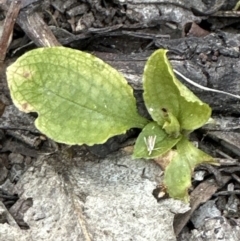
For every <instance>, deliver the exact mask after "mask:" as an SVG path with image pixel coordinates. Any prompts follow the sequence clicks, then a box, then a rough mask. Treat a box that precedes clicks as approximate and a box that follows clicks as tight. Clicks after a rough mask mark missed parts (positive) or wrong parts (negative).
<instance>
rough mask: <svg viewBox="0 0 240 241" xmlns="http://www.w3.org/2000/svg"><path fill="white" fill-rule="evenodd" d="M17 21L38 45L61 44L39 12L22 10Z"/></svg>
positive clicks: (50, 45) (51, 45)
mask: <svg viewBox="0 0 240 241" xmlns="http://www.w3.org/2000/svg"><path fill="white" fill-rule="evenodd" d="M17 23H18V24H19V25H20V27H21V28H22V29H23V31H24V32H25V33H26V34H27V35H28V37H29V38H30V39H31V40H32V41H33V42H34V43H35V44H36V45H37V46H38V47H53V46H61V44H60V43H59V42H58V40H57V39H56V38H55V36H54V35H53V33H52V31H51V30H50V28H49V27H48V25H47V24H46V23H45V22H44V21H43V19H42V17H41V16H40V14H39V13H38V12H32V13H29V12H28V11H21V12H20V14H19V17H18V19H17Z"/></svg>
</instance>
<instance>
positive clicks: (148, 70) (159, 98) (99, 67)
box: [7, 47, 215, 201]
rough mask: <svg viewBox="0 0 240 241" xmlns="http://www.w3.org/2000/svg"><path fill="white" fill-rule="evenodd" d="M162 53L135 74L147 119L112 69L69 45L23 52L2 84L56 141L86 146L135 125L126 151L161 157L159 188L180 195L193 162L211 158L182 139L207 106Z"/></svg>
mask: <svg viewBox="0 0 240 241" xmlns="http://www.w3.org/2000/svg"><path fill="white" fill-rule="evenodd" d="M166 53H167V51H166V50H163V49H160V50H157V51H156V52H154V53H153V54H152V55H151V56H150V58H149V59H148V61H147V63H146V66H145V69H144V74H143V89H144V94H143V98H144V101H145V104H146V107H147V110H148V112H149V114H150V115H151V117H152V119H153V121H149V120H147V119H146V118H144V117H142V116H140V115H139V114H138V112H137V107H136V101H135V99H134V96H133V90H132V88H131V87H130V86H129V85H128V84H127V81H126V80H125V79H124V77H123V76H122V75H121V74H120V73H119V72H118V71H117V70H115V69H114V68H112V67H110V66H109V65H108V64H106V63H104V62H103V61H102V60H100V59H98V58H96V57H94V56H93V55H90V54H88V53H84V52H81V51H77V50H73V49H69V48H64V47H53V48H39V49H36V50H32V51H29V52H28V53H26V54H24V55H23V56H21V57H20V58H19V59H18V60H17V61H16V62H15V63H14V64H12V65H11V66H10V67H8V69H7V80H8V86H9V89H10V92H11V97H12V100H13V102H14V104H15V105H16V106H17V107H18V108H19V109H20V110H21V111H24V112H37V113H38V118H37V119H36V121H35V125H36V127H37V128H38V129H39V130H40V131H41V132H42V133H44V134H46V135H47V136H48V137H50V138H52V139H53V140H55V141H57V142H62V143H66V144H69V145H73V144H78V145H81V144H83V143H85V144H87V145H93V144H99V143H104V142H105V141H106V140H107V139H108V138H109V137H111V136H114V135H118V134H122V133H124V132H125V131H126V130H128V129H130V128H133V127H136V128H141V129H143V130H142V132H141V133H140V135H139V136H138V138H137V141H136V145H135V148H134V153H133V156H134V157H135V158H148V159H149V158H159V157H160V158H161V157H164V158H163V159H164V163H165V164H164V165H162V166H163V167H164V168H165V177H164V185H165V187H166V189H167V192H168V193H169V195H170V196H171V197H173V198H178V199H181V200H185V201H188V198H189V197H188V188H189V187H190V186H191V174H192V171H193V169H194V167H195V166H196V165H198V164H200V163H204V162H207V163H215V162H214V160H213V158H212V157H210V156H209V155H207V154H205V153H204V152H202V151H200V150H198V149H197V148H196V147H194V146H193V145H192V144H191V143H190V142H189V141H188V139H187V136H188V134H189V133H190V132H192V131H193V130H195V129H197V128H199V127H201V126H202V125H204V124H205V123H206V122H207V121H208V119H209V118H210V115H211V109H210V107H209V106H208V105H207V104H205V103H203V102H202V101H200V100H199V99H198V98H197V97H196V96H195V95H194V94H193V93H192V92H191V91H190V90H189V89H187V88H186V87H185V86H184V85H183V84H181V82H179V81H178V80H177V79H176V77H175V76H174V73H173V70H172V67H171V65H170V63H169V61H168V59H167V55H166ZM160 161H161V160H160Z"/></svg>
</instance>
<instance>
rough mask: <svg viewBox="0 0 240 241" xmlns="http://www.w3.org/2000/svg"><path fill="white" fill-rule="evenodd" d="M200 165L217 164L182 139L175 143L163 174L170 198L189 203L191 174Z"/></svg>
mask: <svg viewBox="0 0 240 241" xmlns="http://www.w3.org/2000/svg"><path fill="white" fill-rule="evenodd" d="M202 163H209V164H217V163H216V161H214V159H213V158H212V157H211V156H209V155H207V154H206V153H204V152H203V151H201V150H199V149H198V148H196V147H195V146H194V145H193V144H192V143H191V142H189V141H188V140H187V139H186V138H185V137H182V139H181V140H180V141H179V142H178V143H177V150H176V151H175V156H174V157H173V159H172V160H171V161H170V163H169V165H168V166H167V167H166V170H165V173H164V184H165V186H166V188H167V192H168V194H169V195H170V197H172V198H176V199H181V200H183V201H186V202H188V201H189V196H188V189H189V187H190V186H191V176H192V172H193V170H194V168H195V167H196V166H197V165H199V164H202Z"/></svg>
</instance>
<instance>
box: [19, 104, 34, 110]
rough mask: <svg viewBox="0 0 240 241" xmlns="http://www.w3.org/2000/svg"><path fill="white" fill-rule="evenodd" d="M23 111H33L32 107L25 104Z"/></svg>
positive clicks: (22, 106)
mask: <svg viewBox="0 0 240 241" xmlns="http://www.w3.org/2000/svg"><path fill="white" fill-rule="evenodd" d="M21 109H22V111H24V112H30V111H32V110H33V108H32V106H31V105H29V104H28V103H23V104H22V105H21Z"/></svg>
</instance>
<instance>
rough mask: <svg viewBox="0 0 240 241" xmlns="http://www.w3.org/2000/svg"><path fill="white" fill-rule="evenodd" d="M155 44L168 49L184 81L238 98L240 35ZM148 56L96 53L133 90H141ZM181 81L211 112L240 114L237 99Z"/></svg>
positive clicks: (142, 54) (239, 105) (224, 35)
mask: <svg viewBox="0 0 240 241" xmlns="http://www.w3.org/2000/svg"><path fill="white" fill-rule="evenodd" d="M156 45H157V46H158V47H159V48H165V49H168V50H170V51H169V58H170V61H171V64H172V66H173V68H174V69H176V70H178V71H179V72H180V73H182V74H183V75H184V76H186V77H187V78H189V79H191V80H192V81H195V82H196V83H197V84H200V85H202V86H205V87H209V88H212V89H217V90H222V91H225V92H229V93H232V94H235V95H239V93H240V83H239V76H240V64H239V63H240V61H239V56H240V51H239V48H238V46H239V45H240V35H237V34H235V35H232V34H229V33H225V32H221V34H210V35H208V36H206V37H204V38H196V37H193V38H182V39H174V40H165V39H161V40H156ZM151 53H152V52H151V51H149V52H143V53H138V54H131V55H124V54H109V53H95V54H96V55H97V56H99V57H100V58H101V59H103V60H105V61H106V62H108V63H109V64H110V65H112V66H113V67H115V68H116V69H118V70H119V71H120V72H122V73H123V74H124V76H125V77H126V79H127V80H128V81H129V83H130V85H131V86H132V87H133V88H134V89H136V90H142V73H143V69H144V65H145V63H146V60H147V58H148V57H149V56H150V54H151ZM202 54H205V55H206V56H207V61H206V62H204V63H202V59H201V56H202ZM179 79H180V78H179ZM180 80H181V81H182V82H183V84H185V85H186V86H187V87H188V88H189V89H191V90H192V91H193V92H194V93H195V94H196V95H197V96H198V97H199V98H200V99H201V100H203V101H204V102H206V103H208V104H209V105H210V106H211V108H212V109H213V111H214V112H216V113H220V114H221V115H232V114H240V104H239V99H237V98H234V97H230V96H228V95H224V94H219V93H214V92H209V91H205V90H202V89H200V88H198V87H195V86H193V85H191V84H189V83H188V82H186V81H185V80H182V79H180ZM139 101H140V100H139ZM140 102H141V101H140Z"/></svg>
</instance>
